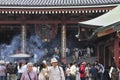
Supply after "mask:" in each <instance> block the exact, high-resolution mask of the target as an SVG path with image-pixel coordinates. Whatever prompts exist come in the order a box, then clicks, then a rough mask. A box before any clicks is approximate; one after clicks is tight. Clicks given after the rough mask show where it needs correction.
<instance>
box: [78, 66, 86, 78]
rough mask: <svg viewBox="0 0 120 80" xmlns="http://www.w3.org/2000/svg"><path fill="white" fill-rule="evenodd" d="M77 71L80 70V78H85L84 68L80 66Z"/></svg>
mask: <svg viewBox="0 0 120 80" xmlns="http://www.w3.org/2000/svg"><path fill="white" fill-rule="evenodd" d="M79 69H80V77H85V66H84V65H81V66H80V68H79Z"/></svg>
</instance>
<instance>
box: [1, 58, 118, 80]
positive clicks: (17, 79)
mask: <svg viewBox="0 0 120 80" xmlns="http://www.w3.org/2000/svg"><path fill="white" fill-rule="evenodd" d="M118 75H119V76H118ZM105 77H107V78H105ZM0 80H120V73H119V70H118V69H117V68H116V67H115V66H111V68H110V70H109V74H106V72H105V68H104V66H103V65H102V64H100V63H98V62H97V61H95V62H94V64H90V63H87V62H81V63H79V64H78V62H74V63H70V64H63V63H62V64H60V63H59V61H58V60H57V59H56V58H52V59H51V61H50V62H49V61H46V60H43V61H42V62H41V63H39V64H33V63H31V62H28V63H27V62H15V63H10V62H5V61H3V60H1V61H0Z"/></svg>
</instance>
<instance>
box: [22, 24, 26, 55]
mask: <svg viewBox="0 0 120 80" xmlns="http://www.w3.org/2000/svg"><path fill="white" fill-rule="evenodd" d="M21 52H22V53H24V54H25V53H26V26H25V24H22V48H21Z"/></svg>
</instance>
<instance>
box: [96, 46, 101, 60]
mask: <svg viewBox="0 0 120 80" xmlns="http://www.w3.org/2000/svg"><path fill="white" fill-rule="evenodd" d="M96 52H97V59H98V61H100V55H99V45H97V51H96Z"/></svg>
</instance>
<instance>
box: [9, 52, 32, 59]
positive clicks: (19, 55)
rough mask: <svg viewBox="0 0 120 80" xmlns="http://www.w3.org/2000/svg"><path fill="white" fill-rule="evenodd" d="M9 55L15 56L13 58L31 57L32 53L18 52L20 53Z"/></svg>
mask: <svg viewBox="0 0 120 80" xmlns="http://www.w3.org/2000/svg"><path fill="white" fill-rule="evenodd" d="M9 57H13V58H29V57H31V55H29V54H25V53H18V54H13V55H10V56H9Z"/></svg>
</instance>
